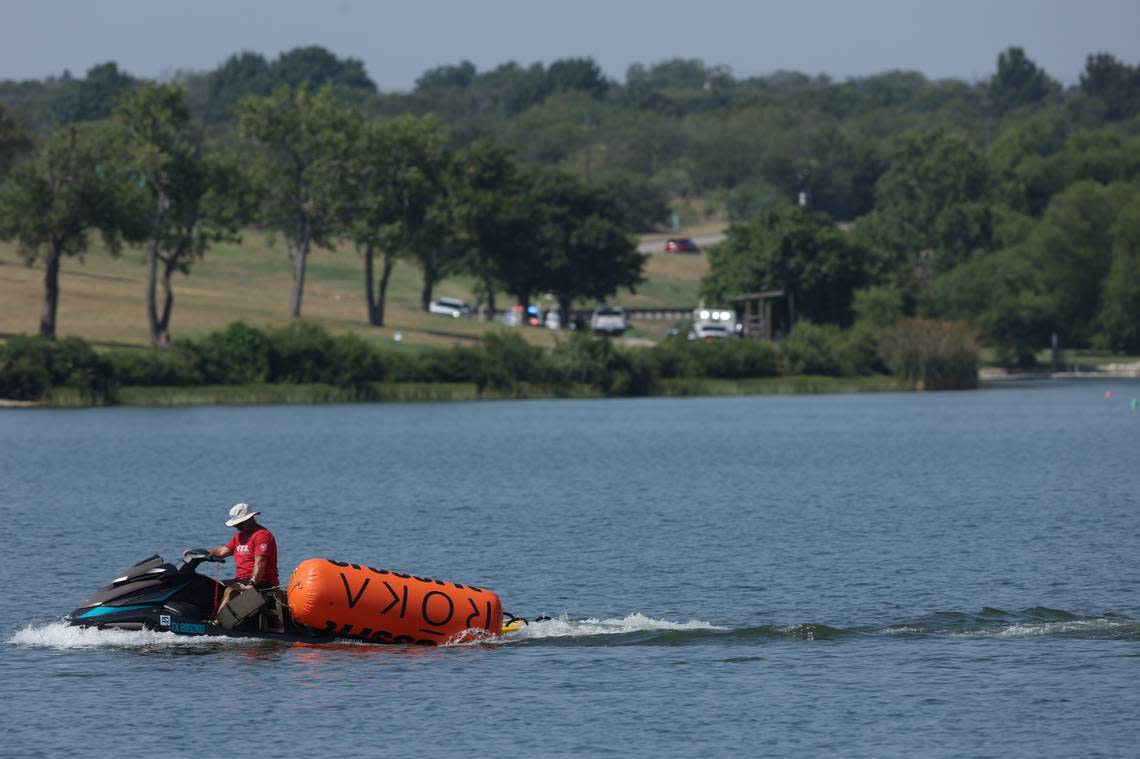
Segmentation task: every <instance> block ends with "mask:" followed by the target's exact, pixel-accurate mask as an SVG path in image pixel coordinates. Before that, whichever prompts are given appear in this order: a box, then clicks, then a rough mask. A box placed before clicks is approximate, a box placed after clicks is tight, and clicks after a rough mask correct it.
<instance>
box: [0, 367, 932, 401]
mask: <svg viewBox="0 0 1140 759" xmlns="http://www.w3.org/2000/svg"><path fill="white" fill-rule="evenodd" d="M860 392H915V388H914V387H913V385H911V384H910V383H907V382H906V381H905V380H901V379H898V378H896V377H890V376H887V375H875V376H871V377H853V378H852V377H848V378H841V377H824V376H797V377H762V378H752V379H737V380H731V379H667V380H661V386H660V387H659V389H658V391H657V392H655V393H651V394H647V395H639V396H607V395H605V394H603V393H602V392H600V391H599V390H597V388H595V387H592V386H589V385H560V386H550V385H532V384H526V383H520V384H519V385H517V386H515V387H514V388H510V389H489V388H485V389H483V390H480V389H479V387H478V386H477V385H476V384H475V383H468V382H438V383H411V382H408V383H381V382H376V383H367V384H365V385H359V386H354V387H337V386H334V385H320V384H305V385H300V384H299V385H205V386H198V387H125V388H120V389H118V390H116V391H115V393H114V398H113V399H112V401H111V402H109V403H101V402H92V399H91V398H89V397H85V396H83V395H82V394H80V393H77V392H74V391H69V389H68V388H58V389H56V390H54V391H51V392H50V393H49V395H48V396H47V397H46V398H45V399H43V400H40V401H3V400H0V409H2V408H40V409H46V408H95V407H132V408H173V407H190V406H270V405H320V404H332V403H446V402H459V401H503V400H582V399H606V398H619V397H620V398H691V397H727V396H747V395H822V394H828V395H830V394H840V393H860Z"/></svg>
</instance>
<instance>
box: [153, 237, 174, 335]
mask: <svg viewBox="0 0 1140 759" xmlns="http://www.w3.org/2000/svg"><path fill="white" fill-rule="evenodd" d="M177 268H178V258H177V256H171V257H170V258H169V259H166V260H164V261H163V267H162V315H161V316H160V317H159V318H158V342H157V343H155V345H157V346H158V347H159V348H169V347H170V346H171V345H173V344H174V340H173V339H171V337H170V312H171V311H173V310H174V287H173V285H172V284H171V279H172V278H173V277H174V270H175V269H177Z"/></svg>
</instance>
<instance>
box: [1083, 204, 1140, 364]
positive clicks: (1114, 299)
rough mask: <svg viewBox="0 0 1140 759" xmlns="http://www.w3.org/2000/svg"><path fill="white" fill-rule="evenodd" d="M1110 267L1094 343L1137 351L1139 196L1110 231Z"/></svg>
mask: <svg viewBox="0 0 1140 759" xmlns="http://www.w3.org/2000/svg"><path fill="white" fill-rule="evenodd" d="M1112 237H1113V241H1112V265H1111V266H1110V267H1109V272H1108V276H1107V278H1106V280H1105V283H1104V290H1103V294H1102V297H1101V308H1100V313H1099V314H1098V315H1097V327H1098V330H1097V334H1096V336H1095V337H1094V344H1096V345H1098V346H1099V347H1102V348H1108V349H1109V350H1113V351H1128V352H1130V353H1137V352H1140V195H1136V196H1134V197H1133V198H1132V200H1131V202H1130V203H1129V204H1128V205H1127V206H1125V207H1124V208H1123V209H1122V210H1121V212H1120V214H1119V215H1118V216H1117V218H1116V222H1115V223H1114V224H1113V229H1112Z"/></svg>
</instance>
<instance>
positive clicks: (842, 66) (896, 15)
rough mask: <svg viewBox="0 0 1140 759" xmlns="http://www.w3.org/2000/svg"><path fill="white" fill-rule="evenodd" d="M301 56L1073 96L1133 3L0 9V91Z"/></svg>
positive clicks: (212, 2) (404, 74)
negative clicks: (911, 77) (666, 66)
mask: <svg viewBox="0 0 1140 759" xmlns="http://www.w3.org/2000/svg"><path fill="white" fill-rule="evenodd" d="M310 44H316V45H322V46H324V47H326V48H328V49H329V50H331V51H333V52H334V53H336V54H337V55H339V56H342V57H347V56H351V57H354V58H359V59H361V60H362V61H364V65H365V67H366V68H367V70H368V74H369V75H370V76H371V77H372V79H373V81H375V82H376V84H377V85H378V86H379V87H380V89H381V90H386V91H392V90H408V89H411V88H412V86H413V85H414V83H415V80H416V78H417V77H418V76H419V75H420V74H422V73H423V72H424V70H426V69H428V68H432V67H434V66H438V65H440V64H444V63H458V62H459V61H461V60H464V59H467V60H470V61H472V62H473V63H474V64H475V65H476V66H477V67H478V69H479V70H480V71H485V70H487V69H490V68H494V67H495V66H497V65H498V64H500V63H504V62H506V61H510V60H515V61H518V62H519V63H523V64H529V63H533V62H535V61H542V62H544V63H549V62H550V61H553V60H556V59H558V58H570V57H582V56H592V57H593V58H594V59H595V60H596V61H597V62H598V64H599V65H600V66H601V67H602V69H603V70H604V71H605V73H606V74H607V75H608V76H610V77H611V78H614V79H617V80H619V81H623V80H624V78H625V72H626V69H627V68H628V67H629V65H630V64H632V63H646V64H649V63H656V62H660V61H663V60H667V59H669V58H675V57H683V58H699V59H701V60H704V61H705V62H706V63H709V64H726V65H728V66H729V67H731V69H732V71H733V73H734V74H735V75H736V76H738V77H744V76H751V75H759V74H765V73H769V72H772V71H775V70H777V69H791V70H796V71H802V72H805V73H808V74H819V73H825V74H828V75H830V76H832V77H833V78H835V79H845V78H847V77H850V76H862V75H866V74H872V73H876V72H880V71H886V70H889V69H894V68H905V69H916V70H918V71H921V72H923V73H924V74H926V75H927V76H929V77H932V78H944V77H954V78H959V79H965V80H971V81H972V80H976V79H982V78H985V77H987V76H989V75H990V74H991V73H992V72H993V70H994V67H995V62H996V59H997V55H998V53H999V52H1000V51H1002V50H1004V49H1006V48H1007V47H1009V46H1010V45H1020V46H1021V47H1023V48H1025V50H1026V52H1027V54H1028V55H1029V57H1030V58H1032V59H1033V60H1035V61H1036V62H1037V63H1038V65H1040V66H1042V67H1044V68H1045V70H1046V71H1047V72H1048V73H1049V74H1050V75H1051V76H1053V77H1054V78H1056V79H1060V80H1061V81H1062V82H1064V83H1065V84H1073V83H1076V81H1077V79H1078V76H1079V74H1080V72H1081V70H1082V68H1083V67H1084V62H1085V56H1086V55H1088V54H1089V53H1091V52H1101V51H1104V52H1110V53H1113V54H1114V55H1116V56H1117V57H1118V58H1120V59H1121V60H1123V61H1125V62H1127V63H1129V64H1136V63H1138V62H1140V0H938V2H930V1H927V0H909V1H908V0H846V1H844V0H783V1H782V2H774V1H770V0H735V1H734V2H730V1H729V0H687V1H683V0H655V1H652V2H651V1H650V0H576V1H571V0H529V1H527V0H478V1H470V2H468V1H466V0H400V1H399V2H388V1H387V0H373V1H372V2H366V1H365V0H328V2H318V1H317V0H309V1H307V2H304V1H302V0H264V1H255V0H178V1H176V2H174V1H170V0H0V79H41V78H44V77H46V76H48V75H52V74H59V73H62V71H63V70H64V69H69V70H70V71H71V73H72V74H74V75H76V76H82V75H83V74H84V73H85V72H86V71H87V69H89V68H90V67H91V66H93V65H95V64H97V63H101V62H104V61H108V60H113V61H116V62H117V63H118V64H119V67H120V68H122V69H123V70H125V71H127V72H129V73H131V74H134V75H136V76H144V77H160V76H163V75H166V74H169V73H171V72H173V71H175V70H178V69H190V70H199V71H201V70H207V69H212V68H214V67H216V66H217V65H218V64H220V63H221V62H222V61H224V60H225V59H226V58H227V57H229V56H230V55H231V54H233V53H236V52H239V51H243V50H250V51H255V52H259V53H262V54H263V55H265V56H266V57H268V58H273V57H275V56H276V55H277V54H279V53H281V52H282V51H285V50H288V49H291V48H294V47H297V46H300V45H310Z"/></svg>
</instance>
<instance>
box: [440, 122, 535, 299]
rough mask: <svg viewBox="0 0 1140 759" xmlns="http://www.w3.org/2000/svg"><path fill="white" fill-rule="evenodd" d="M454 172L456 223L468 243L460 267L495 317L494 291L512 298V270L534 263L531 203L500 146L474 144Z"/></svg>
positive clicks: (522, 181) (515, 171) (462, 154)
mask: <svg viewBox="0 0 1140 759" xmlns="http://www.w3.org/2000/svg"><path fill="white" fill-rule="evenodd" d="M455 172H456V183H455V187H456V192H455V194H454V203H455V213H456V222H457V225H458V227H459V230H460V234H461V235H462V236H463V238H464V239H465V240H466V243H467V244H466V257H465V259H464V261H463V264H462V267H463V270H464V271H466V272H467V273H468V274H470V275H472V276H473V277H475V280H476V282H478V287H479V300H480V301H481V303H482V304H484V305H485V306H486V308H487V312H489V313H494V311H495V290H496V288H497V287H500V286H505V287H506V288H507V289H508V290H509V291H511V292H512V293H516V297H517V291H518V288H517V287H516V286H514V284H513V283H514V281H515V278H516V269H519V268H521V269H525V268H526V267H533V266H535V263H536V259H537V258H538V256H537V253H536V250H537V242H536V241H537V234H538V229H539V225H538V223H537V219H536V217H535V215H534V213H533V212H532V210H533V209H532V199H531V197H530V196H529V194H528V192H527V185H526V183H525V182H524V180H523V177H522V175H521V174H520V172H519V171H518V169H517V167H516V165H515V163H514V161H512V160H511V157H510V153H509V151H508V150H507V149H506V148H504V147H502V146H501V145H497V144H495V143H492V142H489V141H486V140H480V141H477V142H475V143H474V144H472V145H471V146H470V147H469V148H468V149H467V150H464V151H461V152H460V153H459V154H458V155H457V156H456V161H455ZM504 283H506V284H504ZM524 297H525V296H524Z"/></svg>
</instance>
